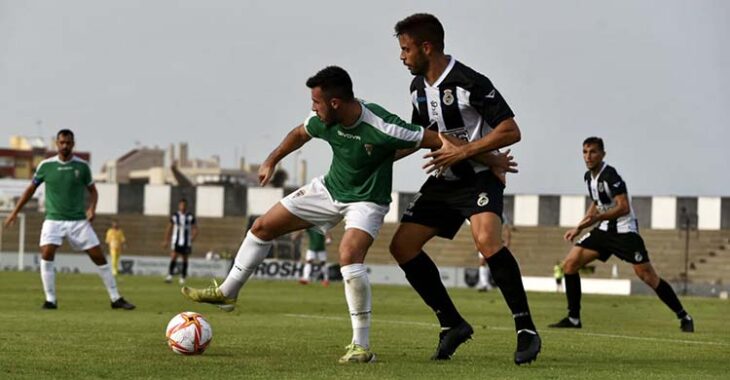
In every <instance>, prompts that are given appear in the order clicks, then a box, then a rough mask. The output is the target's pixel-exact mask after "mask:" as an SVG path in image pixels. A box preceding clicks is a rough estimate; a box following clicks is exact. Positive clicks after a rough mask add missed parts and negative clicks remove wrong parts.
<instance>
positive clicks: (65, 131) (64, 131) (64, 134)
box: [56, 129, 74, 139]
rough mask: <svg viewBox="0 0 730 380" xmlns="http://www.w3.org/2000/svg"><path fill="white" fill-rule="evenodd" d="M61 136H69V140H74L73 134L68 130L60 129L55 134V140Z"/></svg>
mask: <svg viewBox="0 0 730 380" xmlns="http://www.w3.org/2000/svg"><path fill="white" fill-rule="evenodd" d="M61 136H71V138H74V133H73V131H71V130H70V129H62V130H60V131H58V133H56V139H58V138H59V137H61Z"/></svg>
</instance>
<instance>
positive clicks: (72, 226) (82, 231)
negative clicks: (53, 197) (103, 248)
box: [40, 220, 99, 251]
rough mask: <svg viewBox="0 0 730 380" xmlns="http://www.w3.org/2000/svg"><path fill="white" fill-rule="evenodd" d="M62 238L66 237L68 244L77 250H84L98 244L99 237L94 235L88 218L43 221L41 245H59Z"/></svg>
mask: <svg viewBox="0 0 730 380" xmlns="http://www.w3.org/2000/svg"><path fill="white" fill-rule="evenodd" d="M63 238H66V239H68V242H69V244H71V246H72V247H73V248H74V249H76V250H78V251H85V250H87V249H90V248H93V247H96V246H97V245H99V238H97V237H96V233H95V232H94V229H93V228H91V223H89V221H88V220H45V221H43V228H42V229H41V242H40V246H41V247H42V246H44V245H49V244H51V245H57V246H60V245H61V244H63Z"/></svg>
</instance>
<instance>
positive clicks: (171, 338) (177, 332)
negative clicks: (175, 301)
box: [165, 311, 213, 355]
mask: <svg viewBox="0 0 730 380" xmlns="http://www.w3.org/2000/svg"><path fill="white" fill-rule="evenodd" d="M165 335H166V336H167V345H168V346H170V349H171V350H172V351H173V352H176V353H178V354H181V355H200V354H202V353H203V352H204V351H205V349H206V348H208V345H209V344H210V341H211V340H212V339H213V328H211V327H210V323H208V321H206V320H205V318H204V317H203V316H202V315H201V314H198V313H195V312H192V311H185V312H182V313H180V314H178V315H176V316H175V317H173V318H172V319H171V320H170V323H168V324H167V330H165Z"/></svg>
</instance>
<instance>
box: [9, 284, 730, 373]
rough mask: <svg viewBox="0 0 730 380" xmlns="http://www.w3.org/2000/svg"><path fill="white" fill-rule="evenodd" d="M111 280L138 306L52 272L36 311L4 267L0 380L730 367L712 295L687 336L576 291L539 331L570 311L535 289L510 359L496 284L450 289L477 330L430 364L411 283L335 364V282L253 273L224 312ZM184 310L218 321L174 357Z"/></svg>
mask: <svg viewBox="0 0 730 380" xmlns="http://www.w3.org/2000/svg"><path fill="white" fill-rule="evenodd" d="M189 283H190V285H192V286H205V285H207V282H206V281H203V280H199V279H193V280H191V281H189ZM119 286H120V289H121V290H122V294H123V295H124V296H125V298H127V299H128V300H130V301H132V302H133V303H135V304H136V305H137V310H134V311H131V312H130V311H122V310H111V308H110V307H109V300H108V299H107V296H106V291H105V290H104V289H103V286H102V284H101V280H100V279H99V278H98V277H97V276H93V275H78V274H59V275H58V276H57V292H58V299H59V309H58V310H41V309H40V305H41V304H42V302H43V292H42V290H41V283H40V278H39V275H38V274H37V273H17V272H0V310H1V311H2V314H1V315H2V317H3V318H2V321H3V328H2V329H0V378H2V379H12V378H32V379H41V378H68V379H86V378H109V379H115V378H121V379H139V378H149V379H162V378H177V379H180V378H190V379H193V378H201V379H217V378H246V379H343V378H351V379H354V378H378V379H391V378H403V379H419V380H420V379H476V378H535V379H558V378H559V379H563V378H566V379H568V378H575V379H586V378H591V379H595V378H610V379H624V378H625V379H637V378H641V379H642V380H645V379H654V378H676V379H679V378H683V379H697V378H725V379H727V378H728V376H729V375H728V373H730V327H728V326H729V322H730V317H729V316H730V302H728V301H722V300H717V299H703V298H684V299H683V302H684V304H685V306H686V308H687V309H688V310H689V311H690V312H691V314H692V315H693V316H694V318H695V321H696V326H695V327H696V330H697V332H696V333H694V334H686V333H681V332H680V331H679V323H678V322H677V320H676V319H675V318H674V316H673V314H672V313H671V312H670V311H668V310H667V309H666V307H665V306H664V305H663V304H662V303H661V302H660V301H659V300H658V299H657V298H655V297H641V296H632V297H619V296H595V295H584V296H583V323H584V328H583V329H582V330H569V331H564V330H551V329H548V328H546V327H545V326H546V325H547V324H548V323H551V322H555V321H557V320H558V319H560V318H562V317H563V316H564V314H565V298H564V296H563V295H562V294H542V293H530V294H529V295H528V296H529V300H530V306H531V309H532V313H533V315H534V317H535V322H536V323H537V325H538V328H539V329H540V333H541V335H542V338H543V350H542V353H541V354H540V356H539V358H538V360H537V362H534V363H533V364H531V365H524V366H521V367H517V366H515V365H514V364H513V362H512V353H513V350H514V348H515V335H514V331H513V324H512V318H511V316H510V314H509V311H508V309H507V306H506V305H505V303H504V301H503V300H502V297H501V294H499V292H491V293H487V294H483V293H477V292H475V291H473V290H466V289H456V290H452V291H451V294H452V296H453V298H454V302H455V303H456V304H457V306H458V307H459V309H460V311H461V312H462V314H463V315H464V316H465V317H466V318H467V319H468V320H469V321H470V322H471V323H472V325H473V326H474V329H475V334H474V339H473V340H472V341H470V342H468V343H467V344H465V345H464V346H462V347H461V348H460V349H459V350H458V351H457V355H456V356H455V357H454V358H453V360H451V361H449V362H432V361H430V360H428V358H429V357H430V355H431V354H432V352H433V350H434V348H435V347H436V343H437V334H438V326H437V325H436V320H435V317H434V316H433V315H432V313H431V311H430V310H429V309H428V308H427V307H426V306H425V305H424V304H423V303H422V301H421V300H420V298H419V297H418V296H417V295H416V293H415V292H414V291H413V290H411V289H410V288H408V287H395V286H374V287H373V325H372V332H371V343H372V345H373V350H374V352H375V353H376V354H377V358H378V362H377V363H374V364H363V365H342V364H338V363H337V359H338V358H339V357H340V355H342V354H343V353H344V346H345V345H346V344H348V343H349V342H350V338H351V330H350V321H349V316H348V313H347V307H346V305H345V300H344V293H343V290H342V284H341V283H334V284H333V285H332V286H330V287H329V288H322V287H321V286H319V285H317V284H312V285H308V286H301V285H299V284H297V283H294V282H275V281H272V282H267V281H258V280H253V281H252V282H250V283H249V284H248V285H246V287H245V288H244V290H243V291H242V293H241V297H240V298H239V300H238V309H237V310H236V311H234V312H232V313H223V312H221V311H219V310H217V309H216V308H214V307H211V306H208V305H199V304H194V303H191V302H188V301H186V300H185V299H183V297H182V296H181V295H180V292H179V287H178V286H177V285H170V284H164V283H163V282H162V280H161V279H160V278H153V277H120V278H119ZM181 311H197V312H200V313H202V314H204V315H205V316H206V318H207V319H208V320H209V321H210V323H211V325H212V326H213V341H212V343H211V346H210V347H209V348H208V351H207V352H206V353H205V354H204V355H202V356H195V357H188V356H181V355H177V354H174V353H172V352H171V351H170V350H169V349H168V348H167V346H166V344H165V336H164V330H165V326H166V324H167V322H168V321H169V320H170V318H172V317H173V316H174V315H175V314H177V313H179V312H181Z"/></svg>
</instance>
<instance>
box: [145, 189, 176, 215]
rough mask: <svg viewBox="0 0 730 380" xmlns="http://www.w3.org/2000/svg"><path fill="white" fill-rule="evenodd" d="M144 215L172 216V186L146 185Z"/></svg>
mask: <svg viewBox="0 0 730 380" xmlns="http://www.w3.org/2000/svg"><path fill="white" fill-rule="evenodd" d="M144 214H145V215H158V216H159V215H170V186H168V185H145V187H144Z"/></svg>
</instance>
